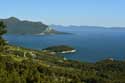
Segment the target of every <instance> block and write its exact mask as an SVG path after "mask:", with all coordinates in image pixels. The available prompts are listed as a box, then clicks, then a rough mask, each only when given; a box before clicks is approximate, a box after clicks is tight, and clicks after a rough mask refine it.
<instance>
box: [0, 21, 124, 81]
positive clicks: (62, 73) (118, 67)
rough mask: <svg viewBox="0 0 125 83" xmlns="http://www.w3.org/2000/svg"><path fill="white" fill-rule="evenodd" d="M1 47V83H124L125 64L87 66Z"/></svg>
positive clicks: (112, 62)
mask: <svg viewBox="0 0 125 83" xmlns="http://www.w3.org/2000/svg"><path fill="white" fill-rule="evenodd" d="M4 27H5V26H3V23H2V22H1V23H0V32H1V33H2V34H3V33H5V30H4ZM2 34H1V36H2ZM1 40H2V41H4V40H3V39H2V38H1V39H0V41H1ZM0 43H1V47H0V49H1V48H3V47H4V48H5V49H4V50H1V51H0V83H125V61H115V60H104V61H100V62H96V63H85V62H79V61H72V60H65V59H64V57H61V56H58V55H56V54H53V53H51V52H49V51H37V50H32V49H26V48H21V47H17V46H11V45H6V44H4V43H3V42H0ZM2 43H3V44H2Z"/></svg>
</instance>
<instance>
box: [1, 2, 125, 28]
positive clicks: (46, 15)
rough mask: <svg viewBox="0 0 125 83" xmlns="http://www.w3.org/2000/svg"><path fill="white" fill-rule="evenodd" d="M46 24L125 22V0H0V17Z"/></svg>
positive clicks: (102, 24)
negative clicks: (12, 17)
mask: <svg viewBox="0 0 125 83" xmlns="http://www.w3.org/2000/svg"><path fill="white" fill-rule="evenodd" d="M10 16H15V17H18V18H20V19H28V20H33V21H42V22H44V23H46V24H62V25H96V26H125V0H0V18H6V17H10Z"/></svg>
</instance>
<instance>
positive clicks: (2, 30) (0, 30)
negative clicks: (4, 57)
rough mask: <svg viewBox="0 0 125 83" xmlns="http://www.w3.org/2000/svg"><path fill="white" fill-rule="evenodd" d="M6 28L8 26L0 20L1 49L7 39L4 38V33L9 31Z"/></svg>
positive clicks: (0, 49)
mask: <svg viewBox="0 0 125 83" xmlns="http://www.w3.org/2000/svg"><path fill="white" fill-rule="evenodd" d="M5 28H6V26H5V24H4V23H3V22H1V21H0V51H2V50H3V47H4V45H5V44H6V43H5V40H4V39H3V38H2V35H3V34H5V33H6V32H7V31H6V29H5Z"/></svg>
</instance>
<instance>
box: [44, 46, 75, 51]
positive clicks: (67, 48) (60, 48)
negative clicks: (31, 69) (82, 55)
mask: <svg viewBox="0 0 125 83" xmlns="http://www.w3.org/2000/svg"><path fill="white" fill-rule="evenodd" d="M43 50H45V51H50V52H56V53H63V52H67V53H70V52H75V49H74V48H72V47H70V46H66V45H60V46H52V47H48V48H45V49H43Z"/></svg>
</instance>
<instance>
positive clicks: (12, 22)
mask: <svg viewBox="0 0 125 83" xmlns="http://www.w3.org/2000/svg"><path fill="white" fill-rule="evenodd" d="M0 21H3V22H4V23H5V24H6V26H7V34H36V35H47V34H64V32H59V31H56V30H54V29H52V28H51V27H49V26H48V25H46V24H43V23H42V22H32V21H27V20H20V19H18V18H16V17H10V18H7V19H0Z"/></svg>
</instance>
